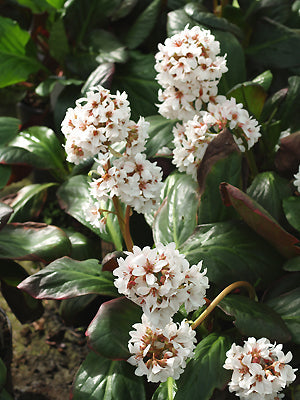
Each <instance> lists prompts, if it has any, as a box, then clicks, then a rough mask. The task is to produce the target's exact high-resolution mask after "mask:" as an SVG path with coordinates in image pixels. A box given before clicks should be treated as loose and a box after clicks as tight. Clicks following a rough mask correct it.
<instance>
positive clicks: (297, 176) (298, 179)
mask: <svg viewBox="0 0 300 400" xmlns="http://www.w3.org/2000/svg"><path fill="white" fill-rule="evenodd" d="M294 177H295V180H294V185H295V186H296V188H297V190H298V192H299V193H300V165H299V170H298V172H297V174H295V175H294Z"/></svg>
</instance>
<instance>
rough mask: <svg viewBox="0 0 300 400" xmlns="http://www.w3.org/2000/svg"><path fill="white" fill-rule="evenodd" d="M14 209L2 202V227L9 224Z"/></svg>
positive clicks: (0, 211) (0, 208)
mask: <svg viewBox="0 0 300 400" xmlns="http://www.w3.org/2000/svg"><path fill="white" fill-rule="evenodd" d="M13 212H14V210H13V209H12V208H11V207H10V206H8V205H7V204H4V203H0V228H2V227H3V226H4V225H6V224H7V222H8V220H9V217H10V216H11V214H12V213H13Z"/></svg>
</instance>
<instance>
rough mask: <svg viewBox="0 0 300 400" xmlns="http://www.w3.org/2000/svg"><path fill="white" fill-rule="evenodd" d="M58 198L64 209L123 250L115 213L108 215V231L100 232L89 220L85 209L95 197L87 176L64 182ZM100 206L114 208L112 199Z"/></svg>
mask: <svg viewBox="0 0 300 400" xmlns="http://www.w3.org/2000/svg"><path fill="white" fill-rule="evenodd" d="M57 196H58V200H59V203H60V206H61V207H62V209H63V210H64V211H65V212H66V213H67V214H70V215H71V216H72V217H74V218H76V219H77V220H78V221H79V222H80V223H82V224H83V225H84V226H87V227H88V228H89V229H91V230H92V231H93V232H95V233H96V234H97V235H98V236H100V237H101V238H102V239H103V240H105V241H109V242H113V243H114V245H115V247H116V249H117V250H122V237H121V232H120V228H119V224H118V220H117V217H116V215H115V214H108V215H107V223H106V228H107V231H106V232H100V230H99V229H98V228H94V227H93V226H92V225H91V224H90V223H89V222H88V221H87V220H86V217H85V214H84V210H85V209H86V208H87V207H88V206H89V204H90V201H93V199H92V198H91V196H90V192H89V185H88V180H87V177H86V176H84V175H76V176H73V177H71V178H70V179H69V180H68V181H66V182H65V183H64V184H62V185H61V186H60V188H59V190H58V191H57ZM100 206H101V207H102V208H103V209H105V210H113V204H112V201H111V200H107V201H101V204H100Z"/></svg>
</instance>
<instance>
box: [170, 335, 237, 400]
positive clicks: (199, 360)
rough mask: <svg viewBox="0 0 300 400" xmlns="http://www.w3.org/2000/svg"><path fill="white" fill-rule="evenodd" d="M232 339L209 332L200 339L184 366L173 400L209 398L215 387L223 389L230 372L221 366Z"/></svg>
mask: <svg viewBox="0 0 300 400" xmlns="http://www.w3.org/2000/svg"><path fill="white" fill-rule="evenodd" d="M231 344H232V341H231V339H230V338H228V337H226V336H219V335H218V334H217V333H211V334H210V335H208V336H207V337H205V338H204V339H202V340H201V342H200V343H199V344H198V346H197V347H196V350H195V356H194V358H192V359H191V360H190V361H189V363H188V364H187V366H186V369H185V371H184V373H183V374H182V375H181V377H180V378H179V380H178V381H177V384H178V391H177V393H176V395H175V397H174V400H186V399H189V400H198V399H199V393H200V392H199V391H201V400H209V399H210V398H211V396H212V393H213V391H214V389H215V388H218V389H223V387H224V386H225V385H226V383H227V382H228V380H229V379H230V372H229V371H226V370H225V369H224V368H223V364H224V362H225V358H226V352H227V351H228V350H229V348H230V346H231Z"/></svg>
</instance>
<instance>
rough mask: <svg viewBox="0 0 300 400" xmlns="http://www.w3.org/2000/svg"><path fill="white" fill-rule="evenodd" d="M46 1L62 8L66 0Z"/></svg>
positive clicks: (57, 7)
mask: <svg viewBox="0 0 300 400" xmlns="http://www.w3.org/2000/svg"><path fill="white" fill-rule="evenodd" d="M46 1H47V3H49V4H51V6H52V7H54V8H56V9H57V10H59V9H60V8H62V7H63V5H64V3H65V1H66V0H46Z"/></svg>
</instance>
